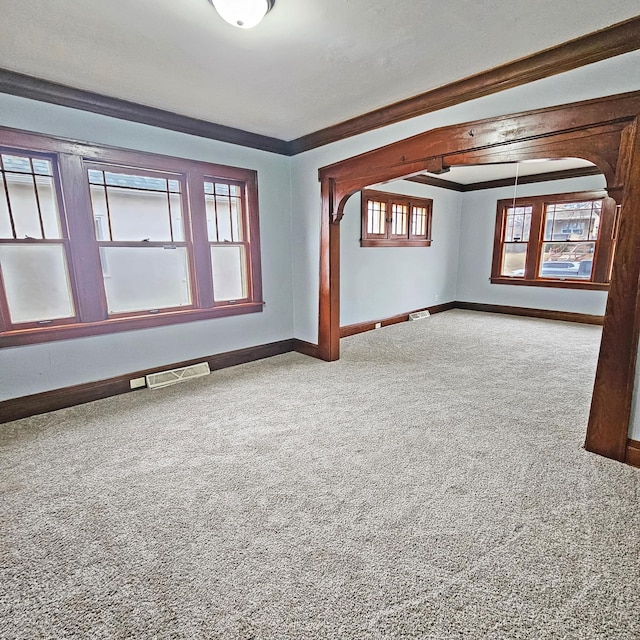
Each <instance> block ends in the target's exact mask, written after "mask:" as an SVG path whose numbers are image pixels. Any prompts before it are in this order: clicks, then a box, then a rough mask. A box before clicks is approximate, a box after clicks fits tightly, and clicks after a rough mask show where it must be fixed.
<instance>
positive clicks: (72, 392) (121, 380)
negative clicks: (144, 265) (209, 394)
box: [0, 339, 313, 423]
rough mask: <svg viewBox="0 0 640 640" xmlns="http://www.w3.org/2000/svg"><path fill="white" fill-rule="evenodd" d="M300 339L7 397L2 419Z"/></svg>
mask: <svg viewBox="0 0 640 640" xmlns="http://www.w3.org/2000/svg"><path fill="white" fill-rule="evenodd" d="M298 342H299V343H302V341H301V340H300V341H295V340H293V339H289V340H280V341H278V342H271V343H269V344H261V345H257V346H255V347H247V348H245V349H237V350H235V351H227V352H226V353H217V354H215V355H210V356H203V357H202V358H196V359H193V360H185V361H183V362H174V363H172V364H167V365H164V366H162V367H155V368H153V369H144V370H142V371H136V372H134V373H126V374H123V375H120V376H116V377H114V378H108V379H105V380H97V381H96V382H86V383H84V384H77V385H73V386H71V387H64V388H62V389H54V390H52V391H45V392H43V393H35V394H32V395H29V396H22V397H21V398H12V399H10V400H4V401H2V402H0V423H3V422H9V421H11V420H19V419H20V418H28V417H29V416H34V415H37V414H39V413H46V412H47V411H55V410H57V409H64V408H66V407H73V406H75V405H78V404H84V403H85V402H92V401H94V400H100V399H102V398H108V397H110V396H115V395H119V394H121V393H129V392H130V391H139V390H140V389H131V387H130V385H129V381H130V380H133V379H135V378H143V377H144V376H146V375H149V374H151V373H157V372H158V371H166V370H167V369H177V368H180V367H188V366H190V365H193V364H196V363H198V362H205V361H206V362H208V363H209V367H210V369H211V370H212V371H215V370H218V369H225V368H227V367H234V366H236V365H238V364H244V363H247V362H253V361H254V360H262V359H263V358H270V357H271V356H277V355H280V354H282V353H289V352H290V351H297V350H298V349H297V348H296V347H297V346H299V345H298V344H297V343H298ZM306 344H309V343H306ZM310 346H313V345H310ZM142 388H144V387H142Z"/></svg>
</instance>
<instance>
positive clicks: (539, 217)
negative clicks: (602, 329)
mask: <svg viewBox="0 0 640 640" xmlns="http://www.w3.org/2000/svg"><path fill="white" fill-rule="evenodd" d="M584 200H603V206H602V220H601V225H600V230H599V237H598V239H597V240H596V241H595V242H596V248H595V253H594V257H593V267H592V275H591V279H590V280H577V279H575V280H574V279H571V278H567V279H564V280H563V279H560V278H544V277H541V276H539V275H538V272H539V266H540V250H541V246H542V244H543V242H544V239H543V238H544V236H543V231H544V229H543V226H544V211H545V205H546V204H549V203H552V202H558V203H559V202H573V201H576V202H577V201H584ZM514 203H515V205H516V206H520V207H522V206H527V205H530V206H531V207H532V209H533V211H532V217H531V230H530V232H529V240H528V241H527V242H526V244H527V258H526V264H525V269H524V271H525V273H524V275H523V276H505V275H502V274H501V273H500V271H501V263H502V249H503V237H504V224H505V218H506V216H505V213H506V211H507V209H508V208H509V207H511V206H513V204H514ZM616 218H617V213H616V203H615V201H614V200H613V199H612V198H609V197H608V194H607V192H606V191H604V190H598V191H579V192H573V193H557V194H549V195H541V196H531V197H522V198H516V199H515V200H514V199H513V198H504V199H502V200H498V203H497V210H496V223H495V230H494V240H493V257H492V262H491V278H490V281H491V283H492V284H506V285H513V286H525V287H548V288H552V289H586V290H592V291H608V289H609V273H610V269H611V263H612V261H613V251H614V247H615V241H616V233H617V228H616V227H617V224H616ZM523 244H524V242H523Z"/></svg>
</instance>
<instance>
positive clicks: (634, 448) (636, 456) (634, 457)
mask: <svg viewBox="0 0 640 640" xmlns="http://www.w3.org/2000/svg"><path fill="white" fill-rule="evenodd" d="M624 461H625V462H626V463H627V464H630V465H631V466H633V467H640V442H639V441H638V440H631V438H629V440H627V455H626V457H625V459H624Z"/></svg>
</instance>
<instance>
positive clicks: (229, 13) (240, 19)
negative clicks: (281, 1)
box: [209, 0, 274, 29]
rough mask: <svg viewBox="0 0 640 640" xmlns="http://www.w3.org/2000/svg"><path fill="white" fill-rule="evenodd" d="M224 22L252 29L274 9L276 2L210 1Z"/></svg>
mask: <svg viewBox="0 0 640 640" xmlns="http://www.w3.org/2000/svg"><path fill="white" fill-rule="evenodd" d="M209 1H210V2H211V4H212V5H213V6H214V8H215V10H216V11H217V12H218V13H219V14H220V17H221V18H222V19H223V20H226V21H227V22H228V23H229V24H232V25H233V26H234V27H240V28H241V29H251V28H252V27H255V26H256V25H257V24H258V23H259V22H260V21H261V20H262V18H264V17H265V16H266V15H267V13H269V11H271V8H272V7H273V3H274V0H209Z"/></svg>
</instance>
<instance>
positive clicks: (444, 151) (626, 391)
mask: <svg viewBox="0 0 640 640" xmlns="http://www.w3.org/2000/svg"><path fill="white" fill-rule="evenodd" d="M638 24H640V18H639V22H638ZM639 42H640V41H639ZM639 114H640V92H638V91H636V92H629V93H625V94H620V95H615V96H606V97H604V98H598V99H594V100H586V101H583V102H578V103H573V104H566V105H560V106H555V107H550V108H545V109H536V110H534V111H529V112H525V113H520V114H512V115H507V116H498V117H495V118H488V119H485V120H478V121H476V122H467V123H463V124H456V125H450V126H447V127H442V128H440V129H434V130H432V131H426V132H424V133H421V134H418V135H416V136H413V137H411V138H407V139H405V140H399V141H398V142H395V143H392V144H389V145H387V146H385V147H380V148H378V149H374V150H372V151H368V152H366V153H363V154H360V155H358V156H354V157H352V158H347V159H345V160H342V161H340V162H336V163H334V164H332V165H328V166H326V167H322V168H320V169H319V171H318V177H319V180H320V185H321V195H322V211H321V230H322V231H321V234H320V267H321V268H320V282H319V287H318V295H319V308H318V347H319V355H320V357H321V358H323V359H325V360H337V359H339V357H340V326H339V318H340V293H339V291H340V290H339V284H340V224H339V223H340V221H341V219H342V216H343V215H344V207H345V204H346V202H347V200H348V199H349V198H350V197H351V196H352V195H353V194H355V193H357V192H358V191H360V190H362V189H363V188H366V187H367V186H368V185H371V184H379V183H384V182H388V181H391V180H397V179H399V178H404V177H406V176H411V175H416V174H418V173H423V172H425V171H426V172H429V171H431V172H433V168H434V167H436V168H437V167H438V166H439V165H441V166H452V165H454V164H484V163H486V162H488V161H495V162H505V161H516V160H521V159H534V158H562V157H577V158H583V159H586V160H589V161H590V162H592V163H593V164H595V165H596V166H597V167H598V168H600V169H601V170H602V173H603V174H604V176H605V178H606V181H607V191H608V192H609V194H610V195H611V192H612V191H613V192H614V193H615V194H616V197H615V199H616V200H617V201H620V200H621V201H622V208H621V212H620V215H619V219H620V226H619V234H618V240H617V243H618V244H617V249H616V255H615V258H614V264H613V271H612V275H611V285H610V289H609V296H608V298H607V308H606V313H605V318H604V323H603V332H602V342H601V348H600V355H599V358H598V368H597V372H596V379H595V384H594V392H593V398H592V403H591V415H590V418H589V424H588V427H587V442H586V443H585V447H586V448H587V450H589V451H593V452H595V453H599V454H601V455H604V456H607V457H610V458H613V459H616V460H623V459H624V455H625V449H626V439H627V432H628V430H629V420H630V410H631V399H632V397H633V387H634V383H635V367H636V358H637V345H638V335H639V334H640V297H639V295H638V293H639V292H638V279H639V277H640V252H638V251H637V246H638V243H639V242H640V132H638V130H637V127H638V124H637V123H638V117H639Z"/></svg>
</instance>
